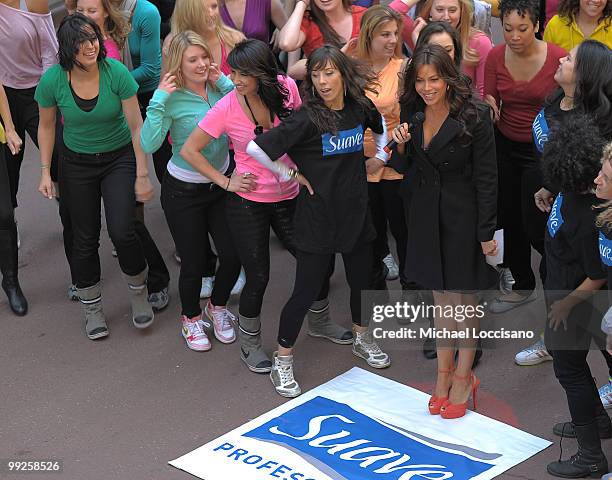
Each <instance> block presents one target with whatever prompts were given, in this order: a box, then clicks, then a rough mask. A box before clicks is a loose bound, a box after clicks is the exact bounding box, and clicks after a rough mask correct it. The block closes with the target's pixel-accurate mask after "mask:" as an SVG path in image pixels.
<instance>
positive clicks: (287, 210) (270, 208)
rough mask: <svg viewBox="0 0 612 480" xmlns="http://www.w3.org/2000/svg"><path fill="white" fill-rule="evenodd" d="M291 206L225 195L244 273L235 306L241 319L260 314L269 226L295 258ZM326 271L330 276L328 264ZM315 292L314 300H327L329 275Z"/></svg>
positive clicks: (266, 276) (292, 203) (266, 275)
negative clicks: (238, 301) (243, 279)
mask: <svg viewBox="0 0 612 480" xmlns="http://www.w3.org/2000/svg"><path fill="white" fill-rule="evenodd" d="M295 204H296V200H295V199H291V200H284V201H282V202H273V203H263V202H253V201H251V200H247V199H245V198H242V197H240V196H239V195H236V194H229V195H228V196H227V203H226V213H227V216H228V222H229V227H230V231H231V232H232V237H233V239H234V245H235V246H236V248H237V249H238V253H239V255H240V262H241V263H242V267H243V268H244V272H245V274H246V283H245V285H244V288H243V290H242V294H241V295H240V307H239V312H240V315H242V316H243V317H248V318H254V317H257V316H259V314H260V313H261V304H262V302H263V296H264V293H265V292H266V287H267V286H268V281H269V279H270V227H272V230H274V233H276V236H277V237H278V239H279V240H280V242H281V243H282V244H283V246H284V247H285V248H286V249H287V250H288V251H289V253H291V255H293V256H295V253H296V248H295V243H294V238H293V214H294V212H295ZM328 272H329V273H330V274H331V269H330V267H329V261H328ZM319 289H320V293H319V296H318V297H317V298H316V299H323V298H327V294H328V293H329V275H328V279H327V281H325V282H323V284H322V287H319ZM313 300H314V299H313Z"/></svg>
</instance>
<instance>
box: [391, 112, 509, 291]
mask: <svg viewBox="0 0 612 480" xmlns="http://www.w3.org/2000/svg"><path fill="white" fill-rule="evenodd" d="M423 109H424V105H423V104H422V103H421V104H420V105H416V106H415V108H414V109H410V110H411V111H410V110H409V109H405V108H404V107H402V111H401V122H409V119H411V118H412V116H413V114H414V112H416V111H419V110H420V111H423ZM478 117H479V121H478V122H476V123H475V124H474V125H468V130H469V132H470V133H471V134H472V138H471V139H469V138H468V139H467V140H466V139H465V138H462V137H463V136H462V135H461V132H462V125H461V123H460V122H459V121H457V120H455V119H453V118H451V117H450V116H449V117H448V118H447V119H446V121H445V122H444V124H443V125H442V127H441V128H440V130H439V132H438V133H437V134H436V135H435V136H434V137H433V138H432V140H431V142H430V144H429V147H428V148H427V150H424V149H423V128H422V127H423V126H422V124H420V125H417V126H415V128H414V131H413V132H412V139H411V141H410V142H408V144H407V146H406V154H405V155H394V158H393V159H392V161H391V162H390V165H391V166H393V167H394V168H396V169H398V170H399V171H400V172H403V173H405V175H404V179H403V181H402V184H401V186H400V192H399V193H400V196H401V197H402V199H403V201H404V207H405V212H406V224H407V226H408V246H407V252H406V265H405V272H406V275H407V279H408V280H409V281H413V282H416V283H417V284H419V285H420V286H422V287H423V288H424V289H428V290H440V291H442V290H451V291H474V290H481V289H487V288H491V287H492V286H493V285H494V284H495V282H496V279H497V275H496V272H495V270H494V269H493V268H492V267H491V266H489V265H488V264H487V263H486V260H485V256H484V255H483V253H482V248H481V245H480V242H484V241H488V240H492V239H493V234H494V233H495V228H496V223H497V161H496V156H495V137H494V134H493V124H492V121H491V117H490V114H489V109H488V107H485V106H479V108H478Z"/></svg>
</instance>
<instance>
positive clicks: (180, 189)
mask: <svg viewBox="0 0 612 480" xmlns="http://www.w3.org/2000/svg"><path fill="white" fill-rule="evenodd" d="M226 195H227V194H226V192H225V191H224V190H223V189H221V188H219V187H218V186H217V185H215V184H214V183H187V182H183V181H181V180H178V179H176V178H174V177H173V176H172V175H170V174H169V173H166V176H165V177H164V180H163V182H162V193H161V203H162V207H163V209H164V213H165V215H166V221H167V222H168V227H170V233H171V234H172V238H173V239H174V243H175V245H176V248H177V249H178V251H179V252H181V272H180V276H179V294H180V296H181V304H182V314H183V315H185V316H187V317H188V318H193V317H195V316H197V315H199V314H200V313H201V308H200V287H201V286H202V272H203V271H204V270H205V267H206V264H207V255H208V253H207V251H206V249H205V248H202V247H203V245H202V243H203V242H205V239H206V238H207V237H208V233H209V232H210V234H211V235H212V238H213V240H214V242H215V245H216V247H217V252H218V254H219V269H218V270H217V275H216V278H215V285H214V288H213V291H212V295H211V297H210V301H211V303H212V304H213V305H215V306H221V305H226V304H227V300H228V299H229V296H230V293H231V291H232V287H233V286H234V283H235V282H236V279H237V278H238V274H239V273H240V258H239V257H238V251H237V250H236V248H235V247H234V241H233V239H232V236H231V233H230V231H229V227H228V224H227V216H226V214H225V196H226Z"/></svg>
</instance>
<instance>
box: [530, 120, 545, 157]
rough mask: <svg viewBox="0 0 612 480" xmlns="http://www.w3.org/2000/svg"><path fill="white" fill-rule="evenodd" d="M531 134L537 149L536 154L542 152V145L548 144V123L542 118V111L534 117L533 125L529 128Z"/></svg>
mask: <svg viewBox="0 0 612 480" xmlns="http://www.w3.org/2000/svg"><path fill="white" fill-rule="evenodd" d="M531 133H532V134H533V141H534V142H535V146H536V148H537V149H538V152H540V153H542V152H543V151H544V144H545V143H546V142H548V122H547V121H546V117H545V116H544V109H542V110H540V112H539V113H538V114H537V115H536V117H535V119H534V121H533V125H532V126H531Z"/></svg>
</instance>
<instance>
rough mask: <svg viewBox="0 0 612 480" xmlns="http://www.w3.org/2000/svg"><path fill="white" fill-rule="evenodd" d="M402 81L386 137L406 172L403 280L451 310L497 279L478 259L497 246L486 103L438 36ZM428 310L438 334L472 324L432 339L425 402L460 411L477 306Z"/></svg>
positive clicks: (470, 378)
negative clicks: (432, 365)
mask: <svg viewBox="0 0 612 480" xmlns="http://www.w3.org/2000/svg"><path fill="white" fill-rule="evenodd" d="M403 84H404V92H403V93H402V96H401V98H400V104H401V115H400V125H399V126H398V127H397V128H396V129H395V130H394V132H393V138H394V139H395V140H396V141H397V142H398V144H400V145H399V147H398V152H399V153H400V155H399V157H400V158H402V157H404V156H403V155H402V154H403V153H406V155H405V157H404V162H405V165H404V168H402V167H400V170H405V171H406V174H405V175H404V180H403V182H402V185H401V187H400V195H401V196H402V198H403V200H404V205H405V210H406V215H407V219H406V221H407V225H408V248H407V252H406V262H407V268H406V269H405V271H406V272H407V275H408V277H409V281H414V282H416V283H418V284H420V285H422V286H423V288H425V289H431V290H433V291H434V302H435V304H436V306H441V307H443V308H444V312H448V311H449V308H448V307H449V306H450V307H452V309H451V310H452V311H453V312H457V310H456V307H458V306H468V305H471V306H472V307H473V308H474V309H475V307H476V305H477V301H476V296H475V295H474V294H473V293H467V292H474V291H476V290H481V289H486V288H488V287H491V286H492V285H493V284H495V282H496V279H497V275H496V273H495V270H493V268H492V267H490V266H489V265H487V263H486V261H485V255H495V254H496V253H497V245H496V243H495V241H494V240H493V234H494V232H495V225H496V211H497V164H496V158H495V141H494V136H493V125H492V122H491V117H490V114H489V109H488V108H487V107H486V106H484V104H481V103H478V102H477V101H476V100H475V99H474V98H473V97H472V93H471V89H470V82H469V79H468V78H467V77H466V76H465V75H464V74H462V73H461V72H460V71H459V69H458V68H457V66H456V65H455V64H454V62H453V61H452V59H451V58H450V56H449V55H448V53H447V52H446V51H445V50H444V49H443V48H442V47H440V46H438V45H423V46H422V47H420V48H418V49H417V50H416V51H415V54H414V56H413V58H412V62H411V63H410V66H409V67H408V69H407V70H406V75H405V78H404V82H403ZM418 112H422V113H421V114H420V115H417V113H418ZM419 120H420V121H419ZM409 129H410V133H409ZM406 142H407V143H406ZM404 143H405V145H404ZM406 167H407V168H406ZM445 307H446V308H445ZM435 311H436V318H435V326H436V330H437V331H438V332H439V333H440V331H441V330H443V331H444V333H446V334H447V335H448V336H456V333H455V332H458V331H461V330H466V331H467V332H469V333H470V337H469V338H466V339H465V340H464V341H463V342H462V343H461V344H460V345H456V344H455V343H454V341H451V342H450V343H449V342H448V341H438V348H437V350H438V378H437V382H436V389H435V392H434V395H433V396H432V398H431V400H430V402H429V410H430V413H432V414H437V413H440V414H441V415H442V417H443V418H457V417H460V416H463V415H464V414H465V410H466V406H467V400H468V398H469V394H470V391H472V392H473V393H474V394H475V392H476V388H477V387H478V383H479V381H478V379H477V378H476V377H475V376H474V375H473V374H472V373H471V368H472V362H473V359H474V353H475V350H474V347H475V345H476V339H475V338H473V335H471V333H472V332H473V331H474V330H473V328H477V327H478V320H479V316H481V315H478V314H477V312H478V310H476V309H475V311H474V315H472V318H466V319H465V320H461V319H460V318H459V317H457V319H456V318H455V316H454V315H450V316H449V315H446V316H444V315H441V309H436V310H435ZM449 347H450V348H449ZM457 347H458V350H459V355H458V362H457V365H456V367H455V366H454V365H453V364H454V356H455V349H456V348H457ZM453 373H454V375H452V374H453Z"/></svg>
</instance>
